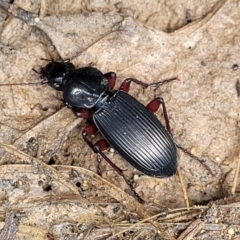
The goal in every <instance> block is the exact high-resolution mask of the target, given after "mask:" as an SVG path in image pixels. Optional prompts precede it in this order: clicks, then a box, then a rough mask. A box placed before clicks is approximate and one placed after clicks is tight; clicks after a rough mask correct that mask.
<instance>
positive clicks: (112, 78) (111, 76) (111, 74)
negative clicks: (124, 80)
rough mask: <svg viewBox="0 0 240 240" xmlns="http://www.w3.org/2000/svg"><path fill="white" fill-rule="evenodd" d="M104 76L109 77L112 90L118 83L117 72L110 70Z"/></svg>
mask: <svg viewBox="0 0 240 240" xmlns="http://www.w3.org/2000/svg"><path fill="white" fill-rule="evenodd" d="M104 77H105V78H107V80H108V83H109V89H110V90H112V89H113V88H114V86H115V83H116V78H117V76H116V73H114V72H108V73H105V74H104Z"/></svg>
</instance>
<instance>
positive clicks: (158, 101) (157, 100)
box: [146, 97, 213, 175]
mask: <svg viewBox="0 0 240 240" xmlns="http://www.w3.org/2000/svg"><path fill="white" fill-rule="evenodd" d="M160 104H162V107H163V115H164V119H165V123H166V128H167V130H168V132H169V133H170V134H171V136H172V132H171V127H170V124H169V118H168V114H167V109H166V106H165V103H164V100H163V98H161V97H158V98H155V99H153V100H152V101H151V102H150V103H149V104H148V105H147V106H146V107H147V108H148V109H149V110H150V111H151V112H152V113H155V112H156V111H157V110H158V108H159V106H160ZM175 144H176V146H177V148H179V149H180V150H181V151H183V152H184V153H185V154H187V155H189V156H190V157H191V158H193V159H195V160H197V161H198V162H200V163H201V164H202V165H203V166H204V167H205V168H206V169H207V170H208V171H209V172H210V173H211V174H212V175H213V172H212V170H211V169H210V168H209V167H208V166H207V164H206V163H205V160H203V159H200V158H199V157H197V156H195V155H193V154H192V153H190V152H189V151H188V150H187V149H185V148H184V147H182V146H181V145H179V144H178V143H177V142H176V141H175Z"/></svg>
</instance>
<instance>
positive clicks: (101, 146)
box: [82, 124, 144, 203]
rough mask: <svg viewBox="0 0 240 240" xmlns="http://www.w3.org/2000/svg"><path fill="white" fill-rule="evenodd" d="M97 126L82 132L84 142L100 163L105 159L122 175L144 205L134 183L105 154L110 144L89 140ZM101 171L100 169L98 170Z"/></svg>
mask: <svg viewBox="0 0 240 240" xmlns="http://www.w3.org/2000/svg"><path fill="white" fill-rule="evenodd" d="M95 128H96V126H95V125H94V124H91V125H89V126H87V127H86V128H85V129H84V130H83V132H82V136H83V139H84V141H85V142H86V143H87V144H88V146H89V147H90V148H91V149H92V150H93V151H94V152H95V153H96V154H97V155H98V163H100V162H101V160H100V156H101V157H102V158H104V160H105V161H106V162H108V163H109V164H110V166H111V167H112V168H113V169H114V170H115V171H116V172H117V173H118V174H119V175H120V176H122V177H123V179H124V180H125V182H126V183H127V184H128V186H129V188H130V189H131V191H132V192H133V193H134V195H135V196H136V198H137V200H138V201H139V202H140V203H144V200H143V199H142V198H141V197H140V196H139V195H138V194H137V192H136V191H135V189H134V187H133V185H132V183H131V182H130V181H129V179H127V177H126V176H125V175H124V173H123V170H122V169H121V168H119V167H118V166H116V165H115V164H114V163H113V162H112V161H111V160H110V159H109V158H108V157H107V156H106V155H105V154H104V153H103V151H104V150H106V149H108V148H109V144H108V143H107V141H106V140H105V139H100V140H99V141H97V142H96V143H95V144H93V143H92V142H91V141H90V140H89V139H88V136H90V135H92V134H94V133H95V132H96V131H95V130H96V129H95ZM98 171H99V169H98Z"/></svg>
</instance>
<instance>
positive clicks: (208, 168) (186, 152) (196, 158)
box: [175, 141, 214, 176]
mask: <svg viewBox="0 0 240 240" xmlns="http://www.w3.org/2000/svg"><path fill="white" fill-rule="evenodd" d="M175 144H176V146H177V148H179V149H180V150H181V151H183V152H184V153H185V154H187V155H188V156H190V157H191V158H193V159H195V160H197V161H198V162H199V163H201V164H202V165H203V166H204V167H205V168H206V169H207V170H208V171H209V172H210V174H211V175H213V176H214V173H213V172H212V170H211V168H210V167H209V166H208V165H207V164H206V160H203V159H201V158H198V157H197V156H195V155H194V154H192V153H190V152H189V151H188V150H187V149H186V148H184V147H182V146H180V145H179V143H177V142H176V141H175Z"/></svg>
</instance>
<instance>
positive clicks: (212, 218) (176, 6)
mask: <svg viewBox="0 0 240 240" xmlns="http://www.w3.org/2000/svg"><path fill="white" fill-rule="evenodd" d="M0 7H1V8H0V31H1V36H0V37H1V39H0V44H1V45H0V89H1V95H0V104H1V108H0V239H8V240H10V239H37V240H38V239H39V240H43V239H71V240H72V239H73V240H74V239H78V240H79V239H87V240H88V239H97V240H100V239H138V240H140V239H150V240H151V239H178V240H181V239H184V240H188V239H196V240H200V239H240V209H239V208H240V195H239V190H240V188H239V186H238V184H239V182H240V177H239V175H238V174H239V165H240V151H239V140H240V131H239V130H240V111H239V101H240V100H239V99H240V98H239V97H240V83H239V71H240V69H239V66H240V60H239V52H240V34H239V33H240V24H239V20H240V15H239V12H240V3H239V2H238V1H236V0H229V1H211V3H208V2H207V1H201V0H199V1H198V2H197V3H192V2H191V1H184V0H179V1H171V0H170V1H165V2H163V1H161V3H160V2H159V1H127V0H124V1H121V2H119V1H114V0H111V1H104V0H92V1H79V0H75V1H62V0H59V1H47V0H42V1H38V0H31V1H25V0H21V1H11V4H10V3H9V1H2V0H0ZM43 59H45V60H43ZM64 59H70V60H71V61H72V63H74V65H75V66H76V67H78V68H80V67H83V66H89V65H91V66H93V67H96V68H98V69H100V70H101V71H102V72H103V73H106V72H109V71H113V72H116V74H117V83H116V89H117V87H119V85H120V84H121V82H122V81H123V80H124V79H126V78H129V77H133V78H137V79H139V80H142V81H144V82H146V83H153V82H157V81H161V80H164V79H169V78H173V77H176V76H177V77H178V79H179V81H174V82H171V83H169V84H166V85H163V86H162V87H160V88H158V89H156V90H154V89H153V88H152V89H151V88H148V89H146V90H144V91H143V90H142V89H141V87H139V86H136V85H134V84H132V86H131V90H130V94H131V95H133V96H134V97H135V98H137V99H138V100H139V101H140V102H142V103H143V104H144V105H146V104H147V103H149V102H150V101H151V100H152V99H153V98H154V97H156V96H161V97H163V98H164V100H165V103H166V107H167V110H168V115H169V120H170V125H171V128H172V133H173V138H174V140H175V141H176V142H178V143H179V144H180V145H181V146H182V147H184V148H186V149H188V150H189V151H190V152H191V153H193V154H195V155H196V156H198V157H199V158H201V159H204V160H205V163H206V165H207V166H208V168H210V171H209V170H208V169H207V168H206V167H205V166H204V165H201V164H200V163H199V162H198V161H196V160H194V159H192V158H190V157H189V156H188V155H186V154H184V153H183V152H182V151H181V150H179V151H178V166H179V167H178V173H177V174H176V175H174V176H172V177H170V178H164V179H159V178H152V177H148V176H146V175H144V174H142V173H140V172H138V171H137V170H136V169H134V168H133V167H132V166H130V165H129V164H128V163H127V162H126V161H124V160H123V159H122V158H121V157H120V156H119V155H118V154H117V153H116V152H114V150H113V149H109V150H108V151H106V155H107V156H108V157H109V158H110V159H111V160H112V161H113V162H114V163H115V164H116V165H117V166H118V167H120V168H121V169H125V170H126V171H125V172H124V173H125V175H126V176H127V177H128V178H129V179H130V180H131V181H132V182H133V185H134V187H135V190H136V192H137V193H138V194H139V195H140V196H141V197H142V198H143V199H144V200H145V202H146V203H145V204H140V203H139V202H138V201H137V200H136V199H135V198H134V197H133V195H132V194H131V192H130V190H129V187H128V186H127V184H126V183H125V182H124V180H123V179H122V177H121V176H118V174H117V173H116V172H115V171H114V170H113V169H112V168H111V166H109V165H108V164H107V163H105V162H104V161H102V177H100V176H99V175H98V174H97V161H96V155H95V154H94V153H93V152H92V151H91V150H90V149H89V147H88V146H87V144H86V143H84V141H83V139H82V136H81V132H82V129H83V128H84V126H85V125H86V123H85V121H84V120H82V119H80V118H77V117H76V116H75V115H74V114H73V113H72V111H71V110H70V109H68V108H67V107H66V106H64V104H63V102H62V95H61V92H57V91H55V90H53V89H52V88H50V87H49V86H47V85H41V84H34V83H39V82H40V81H41V80H40V78H39V75H38V74H37V72H39V71H40V70H41V68H42V67H44V66H46V64H47V63H48V61H47V60H54V61H61V60H64ZM32 69H35V70H36V71H35V72H34V71H32ZM29 83H31V84H29ZM14 84H15V85H14ZM19 84H21V85H19ZM157 116H158V118H159V119H160V121H161V122H163V123H164V120H163V115H162V111H161V110H160V111H158V112H157ZM100 137H101V136H99V135H96V136H93V138H92V141H93V142H94V141H96V140H97V139H99V138H100Z"/></svg>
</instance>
